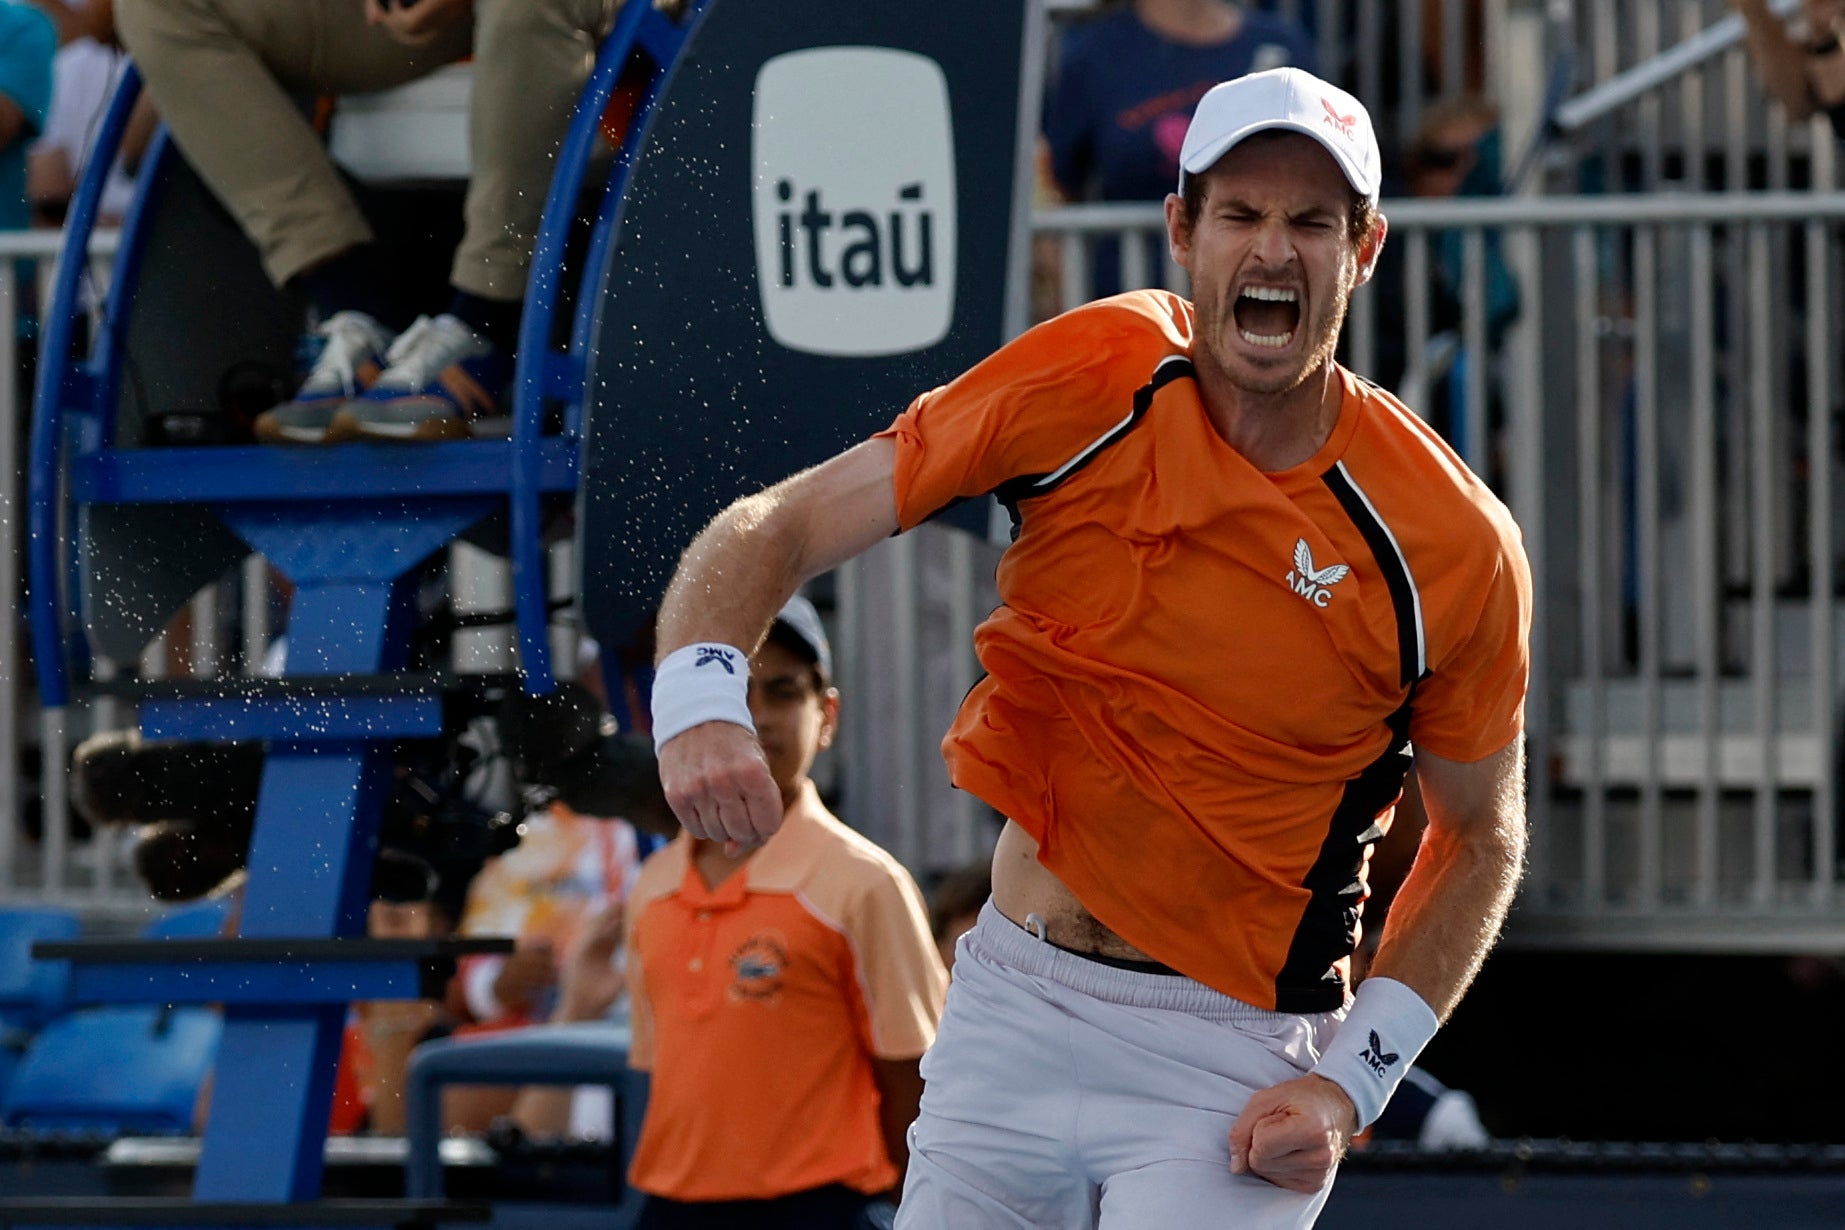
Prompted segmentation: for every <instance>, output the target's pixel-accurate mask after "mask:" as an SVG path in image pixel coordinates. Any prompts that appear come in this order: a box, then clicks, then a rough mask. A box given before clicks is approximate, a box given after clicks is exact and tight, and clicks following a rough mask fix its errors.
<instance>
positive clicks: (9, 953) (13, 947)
mask: <svg viewBox="0 0 1845 1230" xmlns="http://www.w3.org/2000/svg"><path fill="white" fill-rule="evenodd" d="M81 926H82V924H81V923H79V922H78V920H77V916H76V915H75V914H73V913H71V912H70V911H69V910H57V909H29V908H23V907H21V908H9V909H0V1036H4V1035H5V1034H6V1033H8V1032H11V1031H15V1030H22V1031H25V1032H27V1033H30V1032H31V1031H33V1030H36V1029H38V1028H39V1027H40V1026H41V1025H43V1024H44V1023H45V1022H46V1021H49V1020H50V1019H51V1018H52V1017H55V1016H56V1015H58V1013H60V1012H62V1011H63V1010H64V1006H65V1000H66V996H67V994H68V990H69V985H70V966H69V965H68V964H66V963H65V962H63V961H35V960H33V959H32V945H33V943H34V942H36V941H38V940H68V939H75V938H76V936H77V932H78V931H79V930H80V929H81Z"/></svg>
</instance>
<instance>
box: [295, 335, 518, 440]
mask: <svg viewBox="0 0 1845 1230" xmlns="http://www.w3.org/2000/svg"><path fill="white" fill-rule="evenodd" d="M385 361H386V363H387V364H388V366H387V367H386V368H385V370H384V372H383V373H382V374H381V375H380V376H379V377H378V378H377V379H376V380H374V381H373V382H372V385H371V387H370V388H369V389H367V390H366V391H365V393H364V395H363V396H361V397H358V398H354V399H352V400H350V401H348V402H347V403H346V404H345V405H344V406H342V407H341V408H340V410H339V411H338V413H337V414H335V415H334V418H333V424H332V427H331V429H330V431H329V433H328V438H329V439H350V438H353V437H362V438H364V439H368V440H460V439H466V438H467V437H468V436H469V435H470V432H469V425H470V424H471V423H473V422H475V421H476V420H478V419H484V418H490V417H493V416H495V415H497V414H499V413H500V405H501V402H502V401H503V400H504V398H505V395H506V390H507V388H508V387H509V386H510V385H511V383H512V373H513V364H512V357H511V356H510V355H507V354H506V353H504V352H503V351H501V350H500V349H498V348H497V347H495V346H494V345H493V343H492V342H489V341H488V340H487V339H486V338H484V337H482V336H481V335H480V334H478V333H476V332H474V330H473V329H471V328H469V327H468V326H467V325H466V324H465V323H463V322H462V321H461V320H459V319H457V318H456V317H454V316H450V315H448V314H447V313H443V314H442V315H440V316H433V317H432V316H423V317H419V318H418V319H417V322H416V323H415V324H413V325H411V326H410V327H409V328H408V329H406V330H404V333H403V336H401V337H399V338H398V339H397V340H396V341H395V342H392V343H391V349H390V350H389V351H388V352H387V353H386V355H385Z"/></svg>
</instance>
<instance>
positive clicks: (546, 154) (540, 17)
mask: <svg viewBox="0 0 1845 1230" xmlns="http://www.w3.org/2000/svg"><path fill="white" fill-rule="evenodd" d="M259 2H260V0H259ZM614 15H615V0H475V4H474V23H475V38H474V98H473V102H472V110H471V114H470V117H469V125H468V131H469V138H470V141H471V143H472V150H473V156H474V176H473V179H472V180H471V181H470V182H469V184H468V200H467V212H466V222H467V226H466V231H465V233H464V235H463V237H462V241H461V246H460V247H459V248H457V249H456V252H455V267H454V272H453V275H452V277H451V281H452V282H453V283H454V285H455V289H456V290H457V291H460V292H461V296H459V297H458V299H459V301H460V303H461V304H462V306H463V307H464V308H466V307H471V308H472V309H473V310H474V311H473V312H468V311H462V312H457V313H456V314H457V315H461V316H462V317H463V319H467V318H468V316H469V315H470V314H474V312H480V311H481V310H482V308H485V309H486V310H487V311H488V312H491V306H490V305H492V304H502V305H517V304H518V302H519V301H520V300H522V299H523V298H524V297H525V280H526V272H527V270H528V269H529V268H530V266H531V261H532V244H533V242H534V241H535V239H536V238H537V234H538V219H539V216H540V214H542V213H543V212H544V203H545V195H546V192H547V191H548V190H549V188H550V184H551V172H552V170H553V168H554V167H555V166H556V163H557V152H558V148H559V146H560V145H561V144H562V142H563V138H564V132H565V130H566V129H567V128H568V127H569V126H570V116H571V114H572V112H573V111H574V110H575V107H576V102H577V97H578V95H580V94H581V93H582V92H583V86H584V83H585V82H587V81H588V80H589V72H590V68H591V66H592V65H593V63H594V61H595V54H596V47H597V44H598V43H599V41H600V40H601V37H602V35H603V34H604V33H606V32H607V30H608V29H609V26H610V25H611V24H612V23H613V21H614ZM470 299H472V300H475V301H481V300H484V301H487V302H486V304H480V303H478V302H476V303H473V304H470V303H469V302H468V300H470ZM516 312H517V308H516V306H513V307H512V308H511V319H512V320H514V321H516ZM469 323H470V324H473V325H474V326H475V327H476V328H477V329H478V330H480V331H481V332H482V333H483V334H485V335H487V336H488V337H489V338H490V340H496V343H497V339H494V338H493V335H494V334H495V333H500V334H501V335H502V336H504V329H505V325H506V323H507V321H506V320H505V319H502V320H501V321H498V322H493V321H484V320H471V321H469ZM496 325H497V326H498V327H494V326H496ZM483 326H487V327H483ZM515 327H516V326H515Z"/></svg>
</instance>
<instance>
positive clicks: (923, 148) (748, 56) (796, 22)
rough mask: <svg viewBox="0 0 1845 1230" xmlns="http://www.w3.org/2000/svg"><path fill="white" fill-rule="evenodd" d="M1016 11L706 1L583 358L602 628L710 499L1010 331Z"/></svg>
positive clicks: (1034, 41) (634, 621)
mask: <svg viewBox="0 0 1845 1230" xmlns="http://www.w3.org/2000/svg"><path fill="white" fill-rule="evenodd" d="M1034 23H1035V16H1034V13H1033V6H1031V5H1028V4H1025V3H1021V2H1020V0H938V2H937V3H933V4H928V5H871V4H864V3H862V0H811V2H803V3H799V4H796V3H783V2H769V0H754V2H751V3H719V4H716V5H713V6H712V7H711V8H710V10H709V11H708V12H707V14H706V16H705V19H704V21H703V23H702V24H701V26H700V27H699V28H698V30H697V32H696V33H695V34H694V36H693V41H692V43H691V45H690V46H689V48H688V50H687V52H686V54H685V56H684V57H683V58H682V59H681V60H680V62H679V65H678V67H677V69H676V71H675V75H674V77H673V79H672V81H671V83H670V86H669V90H668V93H667V96H666V98H665V100H664V101H663V104H662V107H661V110H660V112H659V113H658V115H657V118H656V121H655V126H654V129H653V131H652V133H651V135H650V139H649V140H648V142H647V144H646V146H645V148H644V150H643V152H642V153H641V155H640V160H639V162H638V163H637V165H636V167H635V170H634V176H633V179H632V181H631V183H630V186H629V189H628V193H627V196H626V200H625V204H624V213H623V216H622V220H621V233H620V238H619V241H618V246H617V248H616V250H615V252H614V254H613V256H612V258H611V260H610V262H609V268H608V271H607V274H606V276H605V279H604V284H603V296H604V304H603V308H602V314H601V319H600V321H599V326H598V330H597V345H596V348H595V353H594V354H593V356H592V357H591V360H590V370H589V389H590V399H591V400H590V402H589V406H588V441H587V446H586V448H587V452H586V458H585V467H584V471H583V477H582V484H581V491H582V504H583V520H582V535H583V553H582V568H583V587H582V590H581V591H580V592H581V593H582V595H583V601H584V607H585V614H586V617H587V619H588V622H589V626H590V630H591V631H592V632H593V633H594V634H595V635H596V636H597V637H598V639H600V640H602V641H603V642H604V643H605V644H622V643H625V642H627V641H629V640H630V639H631V638H632V637H633V635H634V633H635V632H636V631H637V630H638V629H639V628H640V627H641V625H642V624H643V623H644V622H645V621H646V619H647V618H648V616H649V615H650V613H651V612H652V610H653V608H654V607H655V605H656V604H657V603H658V602H659V599H660V596H661V593H662V591H663V590H664V588H665V583H666V580H667V578H668V576H669V575H670V574H671V570H672V566H673V564H674V563H675V561H676V560H677V559H678V556H679V553H680V551H681V550H683V548H684V547H685V545H686V544H687V543H688V542H689V541H690V540H691V538H692V536H693V535H694V534H695V533H696V532H697V530H698V529H699V527H701V526H702V525H703V524H704V523H705V522H706V521H707V520H708V519H709V518H710V517H711V515H712V514H713V513H714V512H716V511H717V510H718V509H719V508H721V507H723V506H724V505H725V504H727V503H729V502H730V501H731V500H733V499H735V498H736V497H738V496H740V495H743V494H746V493H748V492H751V491H754V490H758V489H760V488H761V487H763V486H765V485H767V484H768V483H771V482H774V481H775V480H777V479H779V478H782V477H784V476H786V475H787V474H790V473H792V472H794V471H795V470H798V469H800V468H802V467H805V466H808V465H812V464H814V463H816V462H818V461H821V460H823V459H824V458H826V457H827V456H829V455H831V454H832V453H834V452H836V451H838V450H839V449H841V448H843V447H845V446H847V445H849V444H851V443H853V442H855V441H857V440H859V439H862V438H863V437H865V436H866V435H868V434H870V433H871V432H873V431H876V430H878V429H880V428H882V427H884V426H885V425H887V424H888V423H889V422H890V420H891V419H892V418H893V417H894V416H895V415H896V413H897V411H899V410H901V409H902V408H903V406H904V405H905V404H906V403H907V402H908V401H909V399H910V398H911V397H913V396H914V395H915V394H916V393H918V392H920V391H922V390H923V389H926V388H928V387H930V386H932V385H934V384H938V383H941V382H942V381H944V380H946V379H948V378H949V377H951V376H953V375H954V374H955V373H957V372H958V371H959V370H961V369H962V368H965V367H967V366H969V365H971V364H972V363H974V362H975V361H977V360H978V359H980V358H981V357H983V356H984V355H985V354H987V353H988V352H989V351H991V350H992V349H993V348H995V347H996V346H997V345H999V343H1000V342H1001V341H1003V340H1004V339H1005V337H1006V336H1008V335H1009V334H1010V333H1011V332H1015V331H1017V329H1019V328H1020V327H1022V325H1023V317H1024V312H1023V308H1022V292H1023V288H1024V257H1025V214H1024V210H1025V207H1026V206H1027V204H1028V193H1029V186H1030V180H1029V175H1030V168H1031V144H1030V143H1031V139H1032V133H1033V126H1034V124H1035V118H1036V117H1035V107H1034V106H1028V105H1022V99H1025V98H1027V97H1032V98H1034V99H1035V92H1036V90H1037V88H1038V87H1037V79H1038V73H1037V71H1036V68H1037V66H1036V64H1035V62H1033V61H1032V57H1033V56H1035V55H1036V54H1037V52H1038V49H1039V47H1040V46H1041V38H1040V34H1039V32H1038V31H1037V30H1036V29H1035V26H1034ZM1009 292H1010V293H1011V294H1012V295H1013V296H1014V298H1015V299H1017V300H1018V302H1019V304H1020V306H1019V307H1017V308H1015V309H1014V310H1013V311H1012V312H1011V313H1010V314H1009V313H1008V310H1007V303H1008V294H1009ZM975 519H976V520H977V521H979V522H980V524H981V525H982V526H984V520H985V510H984V509H981V510H978V516H977V517H976V518H975Z"/></svg>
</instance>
